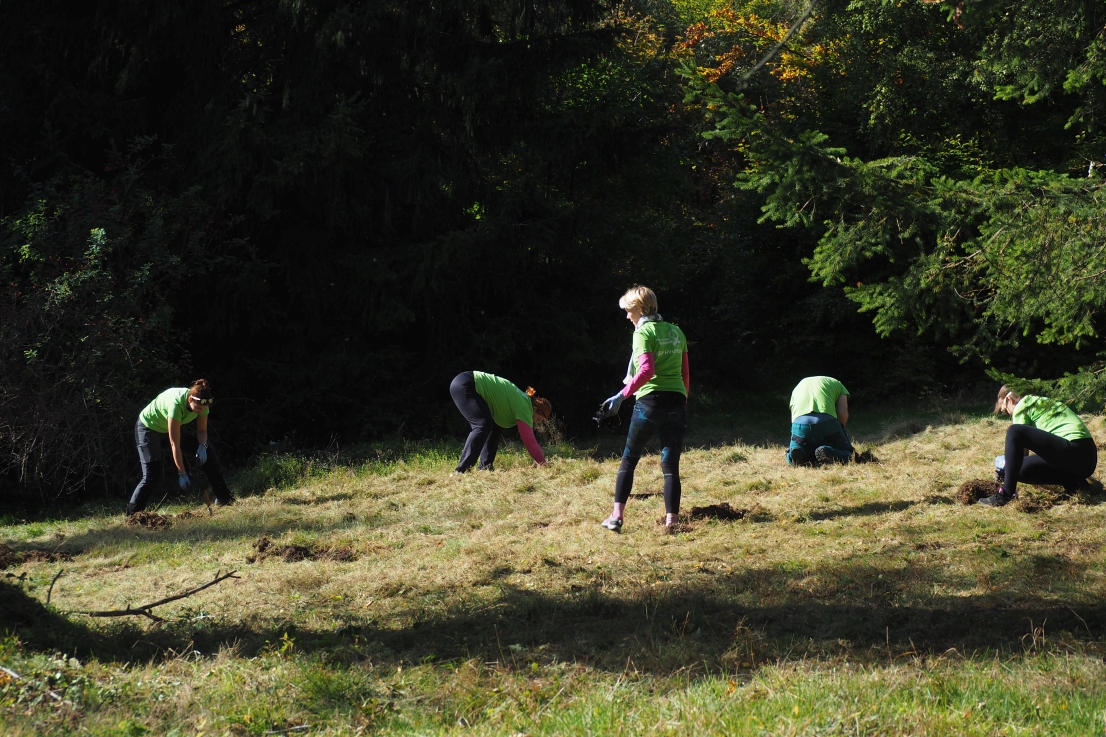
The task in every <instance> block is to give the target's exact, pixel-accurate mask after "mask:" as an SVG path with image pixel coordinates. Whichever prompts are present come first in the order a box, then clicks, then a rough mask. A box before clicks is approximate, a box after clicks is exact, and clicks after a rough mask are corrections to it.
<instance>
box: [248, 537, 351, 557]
mask: <svg viewBox="0 0 1106 737" xmlns="http://www.w3.org/2000/svg"><path fill="white" fill-rule="evenodd" d="M253 549H254V550H255V551H257V552H256V553H254V555H251V556H249V557H248V558H246V560H247V561H248V562H250V563H259V562H261V561H263V560H267V559H269V558H280V559H281V560H283V561H284V562H285V563H295V562H296V561H300V560H333V561H339V562H342V561H351V560H357V553H356V551H354V549H353V548H351V547H350V546H348V545H340V546H338V547H334V548H327V547H322V546H318V547H317V546H314V545H311V546H308V545H276V544H274V543H273V541H272V540H270V539H269V538H268V537H265V536H262V537H259V538H258V539H257V542H255V543H254V544H253Z"/></svg>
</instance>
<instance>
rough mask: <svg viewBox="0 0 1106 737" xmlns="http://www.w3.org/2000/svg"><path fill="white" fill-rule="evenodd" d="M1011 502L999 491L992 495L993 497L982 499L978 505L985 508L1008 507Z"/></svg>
mask: <svg viewBox="0 0 1106 737" xmlns="http://www.w3.org/2000/svg"><path fill="white" fill-rule="evenodd" d="M1009 501H1010V498H1009V497H1008V496H1006V495H1005V494H1003V493H1002V492H1001V491H999V492H996V493H994V494H991V496H988V497H984V498H983V499H980V500H979V501H977V502H976V504H982V505H983V506H985V507H1001V506H1004V505H1006V504H1007V503H1008V502H1009Z"/></svg>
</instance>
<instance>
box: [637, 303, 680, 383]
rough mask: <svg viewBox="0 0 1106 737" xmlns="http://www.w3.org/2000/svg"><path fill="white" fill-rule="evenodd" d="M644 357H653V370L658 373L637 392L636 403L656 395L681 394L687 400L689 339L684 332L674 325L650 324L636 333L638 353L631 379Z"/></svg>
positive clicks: (638, 329)
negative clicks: (686, 367) (685, 364)
mask: <svg viewBox="0 0 1106 737" xmlns="http://www.w3.org/2000/svg"><path fill="white" fill-rule="evenodd" d="M643 353H652V354H653V368H654V369H655V370H656V373H654V374H653V378H652V379H649V381H647V382H645V383H644V384H643V385H642V387H641V388H640V389H638V390H637V391H636V392H634V398H635V399H641V398H642V397H644V396H645V395H646V394H652V393H653V392H679V393H680V394H683V395H684V396H685V397H686V396H687V387H685V386H684V354H685V353H687V338H686V337H684V331H682V330H680V329H679V328H678V327H676V326H675V325H673V324H672V323H670V322H660V321H653V322H646V323H642V324H641V326H640V327H638V328H637V329H636V330H634V353H633V360H632V361H631V362H630V375H631V376H633V375H634V374H637V372H638V358H639V357H640V356H641V355H642V354H643Z"/></svg>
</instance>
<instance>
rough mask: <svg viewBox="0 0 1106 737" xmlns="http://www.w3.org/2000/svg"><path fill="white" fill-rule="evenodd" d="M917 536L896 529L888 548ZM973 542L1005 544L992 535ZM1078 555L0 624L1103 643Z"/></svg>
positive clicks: (469, 644) (619, 663)
mask: <svg viewBox="0 0 1106 737" xmlns="http://www.w3.org/2000/svg"><path fill="white" fill-rule="evenodd" d="M917 549H918V548H916V547H914V546H911V545H910V544H909V543H906V544H904V545H902V546H901V547H900V549H896V550H895V551H893V552H892V553H889V555H892V554H894V555H897V556H900V557H901V555H902V554H903V553H904V552H906V551H909V550H917ZM982 554H983V555H994V556H995V557H996V559H1005V556H1003V554H1002V553H1001V551H984V552H983V553H982ZM923 557H924V556H923ZM1089 567H1090V566H1089V565H1084V564H1082V563H1077V562H1075V561H1072V560H1070V559H1069V558H1066V557H1064V556H1062V555H1056V556H1048V555H1044V556H1041V555H1037V556H1032V557H1027V558H1020V559H1018V561H1017V562H1016V563H1015V562H1010V563H1009V564H1008V565H1006V566H1005V567H999V568H993V567H992V568H986V569H980V571H978V572H974V573H973V572H967V573H963V574H952V573H949V572H948V571H946V570H945V568H944V566H943V565H940V564H938V563H937V561H934V562H933V564H931V565H917V564H915V565H907V566H906V567H905V568H899V569H889V568H876V567H873V566H871V565H859V564H856V563H850V562H848V561H845V562H843V563H840V564H838V565H835V566H832V567H823V568H820V569H812V570H786V571H785V570H779V569H754V570H742V571H740V572H733V573H729V572H722V571H718V570H715V571H711V570H706V569H704V570H703V571H701V572H698V573H697V575H696V576H695V578H694V579H693V580H688V581H686V582H685V583H683V584H681V585H678V586H675V587H671V588H666V589H664V590H658V589H656V588H652V587H649V586H646V585H644V584H633V583H631V582H629V581H628V582H626V584H627V587H626V588H620V589H615V588H613V586H612V582H610V581H607V580H604V579H601V578H600V579H593V580H592V582H590V583H589V584H587V585H583V586H580V587H579V590H576V591H564V592H559V593H545V592H539V591H534V590H532V589H527V588H526V587H525V584H520V583H519V582H518V580H517V579H516V578H515V576H517V575H518V574H517V573H516V572H514V571H512V570H511V568H510V567H509V566H499V567H498V568H496V569H495V571H493V575H491V576H489V578H488V581H487V583H486V584H485V586H489V587H492V588H494V590H495V592H496V594H495V596H494V597H493V598H492V600H491V601H488V600H487V599H486V598H485V599H481V600H480V601H477V600H475V599H468V598H465V599H463V600H460V601H455V603H453V604H452V605H451V606H449V607H447V608H445V609H443V608H441V607H440V606H435V605H433V604H432V603H429V604H428V603H421V602H427V601H431V600H432V595H431V594H433V593H434V592H428V593H427V594H426V595H423V596H420V597H419V599H418V600H417V601H412V602H410V606H409V607H408V608H407V609H406V610H405V611H404V612H403V613H402V614H401V615H399V617H398V618H395V619H391V620H388V621H379V620H376V619H373V618H372V617H371V615H367V614H366V615H362V614H359V613H349V614H347V615H345V616H344V618H343V615H341V614H338V615H335V616H336V619H332V620H331V621H332V622H333V626H332V627H331V628H328V629H306V628H302V627H297V626H296V625H294V624H292V623H290V622H287V621H283V620H279V619H276V620H274V619H270V620H267V621H263V622H262V623H260V624H256V623H255V624H234V623H226V622H220V621H218V620H211V619H201V620H198V621H197V620H193V619H190V618H188V617H181V618H179V619H176V620H173V621H170V622H168V623H166V624H165V625H157V626H153V625H147V624H146V623H144V622H139V621H135V620H133V619H128V620H112V621H111V622H110V623H108V624H103V625H100V624H98V625H96V626H86V625H84V624H83V623H82V622H81V618H80V617H79V616H78V615H71V618H70V619H66V618H65V617H62V616H59V615H58V614H57V613H56V612H54V611H53V610H52V609H48V608H46V607H43V606H41V605H40V604H38V602H36V601H35V600H34V599H32V598H30V597H28V596H26V595H25V594H24V593H23V592H22V591H21V590H20V589H19V588H18V587H17V586H12V585H10V584H4V585H3V588H0V629H3V630H9V631H11V632H13V633H14V634H15V635H17V636H18V638H19V639H20V641H21V642H23V643H24V646H25V647H27V648H30V649H33V650H48V651H59V652H64V653H67V654H70V655H76V656H78V657H82V658H87V657H89V656H92V657H95V658H97V659H100V660H104V661H115V662H124V663H142V662H147V661H149V660H151V659H152V660H158V659H161V658H166V657H173V656H174V655H175V654H178V653H180V652H182V651H185V650H189V649H194V650H196V651H199V652H201V653H203V654H212V653H215V652H218V651H219V650H220V649H223V648H234V649H236V651H237V652H238V653H239V654H240V655H243V656H253V655H255V654H257V653H260V652H264V651H266V650H267V649H271V648H272V647H274V645H275V644H279V643H280V642H282V640H283V639H284V638H285V636H286V635H287V636H288V637H291V638H293V639H294V641H295V646H296V649H297V650H298V651H300V652H303V653H305V654H308V655H319V656H323V657H326V658H327V659H329V660H336V661H339V662H346V663H356V662H363V661H366V660H368V661H371V662H373V663H374V664H375V665H377V666H382V667H394V666H397V665H400V664H410V663H418V662H430V661H454V660H459V659H470V658H476V659H479V660H482V661H487V662H491V661H496V662H499V663H500V664H502V665H506V666H508V667H512V666H519V667H526V666H528V665H529V663H531V662H537V661H541V662H549V661H551V660H558V661H561V662H578V663H583V664H587V665H590V666H592V667H595V668H598V669H605V670H608V671H610V672H612V673H614V672H619V673H621V672H623V671H624V670H625V669H626V668H627V667H629V666H628V663H632V666H633V667H634V668H635V669H637V670H639V671H642V672H648V673H655V674H659V675H665V674H672V673H674V672H677V671H680V670H681V669H697V668H702V669H706V670H718V669H725V670H728V671H731V672H732V671H734V670H738V671H740V670H752V669H755V668H757V667H759V666H760V665H764V664H769V663H775V662H778V661H780V660H801V659H806V660H813V661H826V662H830V661H832V662H840V661H841V660H843V659H848V660H849V661H850V662H861V663H863V662H869V663H887V662H889V661H890V662H895V661H897V660H898V659H899V658H901V657H929V656H934V655H940V654H943V653H948V652H949V651H956V652H957V653H959V654H960V655H962V656H966V657H970V656H972V655H978V654H981V653H989V654H1008V655H1012V654H1019V653H1025V652H1039V651H1041V650H1043V649H1048V648H1051V647H1055V648H1058V649H1061V650H1070V649H1072V648H1074V649H1076V650H1079V651H1083V652H1095V653H1099V652H1100V651H1103V652H1106V646H1104V638H1106V603H1099V602H1095V603H1087V602H1086V601H1083V602H1076V601H1065V600H1063V599H1062V598H1061V597H1052V596H1050V595H1048V594H1046V593H1045V592H1046V591H1048V588H1049V586H1050V584H1051V583H1054V582H1056V581H1058V580H1062V579H1064V580H1069V581H1078V580H1080V579H1081V578H1082V577H1083V575H1084V574H1085V573H1086V572H1087V569H1088V568H1089ZM957 575H959V576H960V578H959V579H958V578H956V576H957ZM965 576H966V577H968V578H969V579H970V581H971V582H972V583H974V582H975V581H976V579H977V578H978V580H979V584H980V586H979V588H980V590H981V591H983V593H977V594H973V595H970V596H957V595H950V596H937V597H932V598H931V599H929V600H921V601H922V603H919V601H920V599H919V597H920V596H921V595H922V594H921V592H926V591H929V592H932V591H934V590H936V589H937V588H938V587H940V586H942V585H949V584H951V583H956V582H959V583H960V584H961V586H960V587H959V590H964V588H965V587H964V586H963V584H964V583H965V582H966V579H965V578H964V577H965ZM437 593H444V592H437ZM164 614H167V613H164Z"/></svg>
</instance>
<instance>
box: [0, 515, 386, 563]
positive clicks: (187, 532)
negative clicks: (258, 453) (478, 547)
mask: <svg viewBox="0 0 1106 737" xmlns="http://www.w3.org/2000/svg"><path fill="white" fill-rule="evenodd" d="M204 514H206V512H205V513H204ZM363 524H364V520H359V519H358V518H357V517H355V516H352V515H350V516H348V517H346V518H332V519H319V518H312V517H295V518H282V517H276V518H265V519H259V518H250V517H243V516H241V515H236V514H233V513H231V514H227V515H226V516H222V517H221V516H220V513H219V512H216V516H215V517H212V518H209V517H205V516H201V517H199V518H198V519H191V520H188V521H186V522H178V521H173V525H172V526H171V527H169V529H166V530H148V529H145V528H142V527H127V526H126V524H125V523H124V521H123V516H122V515H120V516H119V517H118V521H117V522H116V523H114V524H109V525H107V526H105V527H100V528H95V529H91V530H88V531H86V532H80V533H74V534H72V535H69V536H67V537H65V538H64V540H61V541H60V542H58V543H57V544H56V545H50V546H45V547H44V546H43V544H42V543H27V542H22V541H16V540H0V543H4V544H6V545H8V546H9V547H10V548H11V549H12V550H14V551H15V552H17V553H22V552H27V551H31V550H44V549H45V550H48V551H50V552H56V553H68V554H72V555H79V554H81V553H83V552H85V551H87V550H93V549H97V548H113V547H119V546H133V545H134V543H135V541H136V540H137V541H141V542H142V543H144V544H148V543H165V544H168V545H174V544H178V543H195V542H205V543H210V542H215V541H220V540H235V541H239V542H241V543H243V544H247V543H250V542H252V541H254V540H256V539H257V538H259V537H261V536H263V535H264V536H267V537H279V536H281V535H284V534H285V533H288V532H307V533H312V534H324V533H327V532H333V531H335V530H342V529H345V528H348V527H353V526H360V525H363Z"/></svg>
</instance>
